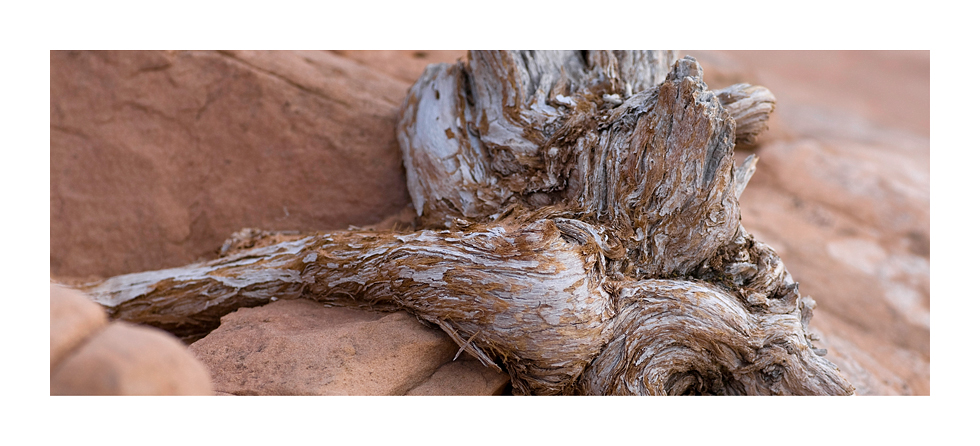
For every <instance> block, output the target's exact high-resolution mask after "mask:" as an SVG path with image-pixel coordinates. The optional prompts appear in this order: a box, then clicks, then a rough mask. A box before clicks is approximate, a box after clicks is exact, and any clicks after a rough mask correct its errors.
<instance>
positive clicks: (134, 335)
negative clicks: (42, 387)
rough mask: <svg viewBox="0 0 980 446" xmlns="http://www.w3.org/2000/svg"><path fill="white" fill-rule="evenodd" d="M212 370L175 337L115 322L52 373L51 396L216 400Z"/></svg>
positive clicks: (69, 356)
mask: <svg viewBox="0 0 980 446" xmlns="http://www.w3.org/2000/svg"><path fill="white" fill-rule="evenodd" d="M213 393H214V392H213V390H212V389H211V380H210V377H209V376H208V372H207V370H206V369H205V368H204V366H203V365H202V364H201V363H200V362H198V361H197V360H196V359H194V357H193V356H192V355H191V354H189V353H188V352H187V348H186V347H185V346H184V345H183V344H181V343H180V341H178V340H177V338H175V337H173V336H172V335H170V334H168V333H165V332H163V331H162V330H158V329H155V328H148V327H140V326H135V325H131V324H127V323H124V322H113V323H112V324H109V326H108V327H107V328H106V329H105V330H102V331H100V332H99V333H98V334H96V335H94V336H92V337H91V338H90V339H89V340H88V342H86V343H84V344H83V345H81V346H79V347H78V348H76V349H75V350H74V351H72V352H71V353H70V354H69V355H67V356H66V357H65V358H64V359H63V360H62V361H61V362H60V363H59V364H58V365H57V366H56V367H54V369H53V370H52V371H51V394H52V395H211V394H213Z"/></svg>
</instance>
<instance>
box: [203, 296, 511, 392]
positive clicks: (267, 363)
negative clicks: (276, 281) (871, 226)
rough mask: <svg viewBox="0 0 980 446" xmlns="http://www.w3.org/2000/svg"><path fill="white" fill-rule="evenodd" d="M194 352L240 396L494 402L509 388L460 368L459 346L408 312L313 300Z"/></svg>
mask: <svg viewBox="0 0 980 446" xmlns="http://www.w3.org/2000/svg"><path fill="white" fill-rule="evenodd" d="M379 341H381V342H379ZM190 348H191V351H192V352H194V354H195V355H197V357H198V358H199V359H201V361H203V362H204V363H205V364H207V366H208V368H209V369H210V370H211V373H212V376H213V378H214V386H215V390H216V391H218V392H221V393H227V394H233V395H404V394H406V393H410V394H429V395H432V394H470V395H480V394H483V395H492V394H494V393H499V392H500V391H502V388H503V385H504V384H506V383H507V382H508V381H509V379H508V377H507V375H505V374H502V373H498V372H496V371H492V370H489V369H486V367H483V366H482V365H481V364H479V363H478V362H477V363H476V365H477V366H478V367H474V362H473V361H460V362H458V363H457V362H453V361H452V360H453V357H454V356H455V354H456V352H457V350H458V347H457V346H456V344H455V343H453V342H452V340H450V339H449V338H448V337H447V336H445V335H444V334H443V333H442V332H441V331H440V330H438V329H437V328H431V327H426V326H423V325H422V324H421V323H419V321H418V320H417V319H416V318H415V317H414V316H411V315H409V314H408V313H405V312H404V311H399V312H395V313H387V314H386V313H377V312H370V311H359V310H352V309H348V308H336V307H324V306H323V305H322V304H318V303H315V302H312V301H307V300H284V301H278V302H275V303H272V304H269V305H266V306H263V307H259V308H245V309H241V310H238V311H236V312H234V313H232V314H229V315H227V316H225V317H223V318H222V320H221V327H219V328H218V329H217V330H215V331H213V332H211V334H209V335H208V336H207V337H205V338H204V339H201V340H200V341H197V342H195V343H194V344H192V345H191V347H190ZM434 373H435V374H436V375H437V376H433V374H434ZM443 381H445V383H443ZM416 388H417V389H416Z"/></svg>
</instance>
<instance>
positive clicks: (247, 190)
mask: <svg viewBox="0 0 980 446" xmlns="http://www.w3.org/2000/svg"><path fill="white" fill-rule="evenodd" d="M408 86H409V83H408V81H402V80H396V79H393V78H391V77H389V76H387V75H385V74H383V73H379V72H377V71H375V70H372V69H368V68H366V67H363V66H361V65H359V64H358V63H356V62H354V61H353V60H350V59H347V58H342V57H338V56H336V55H334V54H331V53H328V52H321V51H311V52H210V51H208V52H198V51H188V52H184V51H182V52H172V51H146V52H78V51H53V52H51V245H52V246H58V247H59V251H58V252H59V255H57V256H54V255H52V257H51V273H52V274H53V275H55V276H80V277H85V276H90V275H96V276H103V277H106V276H112V275H117V274H122V273H128V272H135V271H146V270H153V269H159V268H165V267H169V266H177V265H182V264H185V263H189V262H192V261H195V260H198V259H200V258H202V257H213V256H214V251H215V249H216V248H217V247H219V246H221V242H222V241H224V240H225V239H226V238H227V237H228V235H229V234H231V233H232V232H234V231H238V230H239V229H242V228H243V227H257V228H262V229H266V230H276V229H281V230H324V229H342V228H346V227H347V225H351V224H354V225H366V224H372V223H376V222H378V221H380V220H381V219H382V218H384V217H385V216H387V215H389V214H391V213H394V212H397V211H398V210H400V209H401V208H402V207H403V206H405V205H406V204H407V203H408V195H407V193H406V189H405V177H404V174H403V173H402V169H401V156H400V154H399V152H398V144H397V142H396V141H395V137H394V131H393V129H394V126H395V110H396V109H397V108H398V106H399V105H400V104H401V102H402V100H403V99H404V97H405V90H406V89H407V88H408Z"/></svg>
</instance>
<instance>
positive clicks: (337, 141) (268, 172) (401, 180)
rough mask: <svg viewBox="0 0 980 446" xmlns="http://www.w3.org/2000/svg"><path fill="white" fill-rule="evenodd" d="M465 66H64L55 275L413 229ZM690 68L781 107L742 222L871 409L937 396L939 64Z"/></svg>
mask: <svg viewBox="0 0 980 446" xmlns="http://www.w3.org/2000/svg"><path fill="white" fill-rule="evenodd" d="M464 54H465V53H464V52H458V53H451V52H450V53H428V52H427V53H426V54H424V55H422V56H421V57H417V56H416V55H415V54H414V53H412V52H380V53H373V52H372V53H364V52H351V53H347V52H345V53H342V54H337V53H334V54H330V53H273V54H266V53H236V54H234V55H225V54H218V53H210V52H193V53H158V52H149V53H60V52H53V53H52V71H51V82H52V98H51V101H52V112H51V115H52V117H51V120H52V134H51V141H52V147H51V163H52V164H51V166H52V170H51V173H52V189H51V215H52V221H51V234H52V235H51V237H52V240H51V241H52V246H59V247H60V248H59V249H60V250H59V251H58V254H57V255H55V251H52V257H51V268H52V273H53V274H54V275H55V276H87V275H103V276H108V275H112V274H119V273H124V272H132V271H140V270H148V269H154V268H162V267H168V266H177V265H182V264H185V263H188V262H189V261H193V260H196V259H198V258H199V257H206V256H208V255H210V254H211V253H213V252H215V251H216V250H217V249H218V248H219V247H220V246H221V243H222V241H223V240H225V239H226V238H227V237H228V235H229V234H231V233H232V232H234V231H237V230H239V229H241V228H243V227H258V228H262V229H297V230H322V229H331V228H343V227H346V226H347V225H348V224H356V225H364V224H370V223H374V222H377V221H380V220H381V219H382V218H384V217H385V216H387V215H389V214H393V213H396V212H398V211H401V210H403V209H404V207H405V205H407V204H408V203H409V199H408V196H407V193H406V192H405V186H404V185H405V177H404V174H403V173H402V172H403V171H402V170H401V166H400V163H401V158H400V155H399V153H398V147H397V143H396V142H395V138H394V132H393V131H392V130H390V129H393V126H394V123H395V119H396V118H395V116H396V110H397V107H398V105H399V104H400V102H401V100H402V99H403V98H404V96H405V92H406V91H407V89H408V87H409V86H410V85H411V82H412V81H414V80H415V78H417V77H418V75H420V74H421V73H422V68H423V67H424V65H425V64H427V63H432V62H453V61H455V60H456V59H457V58H458V57H461V56H463V55H464ZM680 54H681V55H683V54H693V55H694V56H696V57H697V58H698V60H699V61H700V62H701V64H702V65H703V66H704V68H705V74H706V82H707V84H708V86H709V87H710V88H721V87H724V86H727V85H730V84H733V83H738V82H748V83H752V84H759V85H765V86H766V87H767V88H769V89H770V90H771V91H772V92H773V93H774V94H775V96H776V97H777V98H779V105H778V106H777V110H776V112H775V113H774V114H773V115H772V116H773V117H772V119H771V120H770V128H771V129H770V131H768V132H767V133H764V134H763V135H762V137H761V138H760V139H759V140H758V141H756V146H755V147H754V150H755V151H756V153H757V154H758V155H760V156H761V161H760V162H759V164H758V166H757V168H758V170H757V172H756V174H755V177H753V180H752V181H751V182H750V183H749V185H748V187H747V188H746V190H745V191H744V193H743V195H742V197H741V199H740V204H741V214H742V221H743V224H744V226H745V227H746V228H747V229H748V230H749V231H750V232H752V233H754V234H756V235H757V236H758V237H759V239H761V240H764V241H765V242H766V243H767V244H769V245H772V246H773V248H775V250H776V251H777V252H778V253H779V254H780V256H781V257H782V259H783V261H784V263H785V264H786V267H787V268H788V269H789V270H791V271H792V272H793V275H794V278H795V280H798V281H799V282H801V283H802V289H801V292H803V293H804V294H808V295H811V296H813V297H814V299H816V300H817V301H818V302H819V306H818V307H817V309H816V311H815V313H814V314H815V315H814V318H813V319H812V321H811V327H812V328H814V329H816V330H817V331H819V332H821V333H823V335H824V336H823V338H824V339H823V340H822V341H821V342H820V343H819V345H820V346H822V347H824V348H827V349H828V350H829V353H828V355H827V358H828V359H829V360H831V361H832V362H834V363H835V364H837V365H839V366H840V368H841V370H842V372H843V373H844V375H845V377H847V378H848V380H850V381H851V383H853V384H854V385H855V387H857V392H858V393H859V394H928V393H929V329H928V308H929V288H928V284H929V274H928V270H929V218H928V216H929V206H928V203H929V201H928V184H929V181H928V178H929V156H928V155H929V154H928V152H929V142H928V128H929V127H928V122H929V120H928V104H929V89H928V79H929V77H928V76H929V71H928V70H929V64H928V53H864V52H854V53H850V52H848V53H840V52H829V53H828V52H805V53H793V52H778V53H764V52H763V53H738V52H736V53H700V52H685V51H682V52H680ZM412 71H414V72H415V74H414V75H412V74H411V72H412ZM712 76H714V77H712ZM202 79H203V80H202ZM352 86H355V87H356V86H361V87H362V88H361V89H360V90H358V89H356V88H351V87H352ZM185 87H187V89H185ZM347 95H355V96H357V97H359V98H360V97H364V98H367V99H365V100H363V101H360V102H357V101H353V100H349V99H348V98H347ZM209 98H210V100H209ZM370 98H374V99H373V100H370ZM290 99H292V100H290ZM338 99H339V100H343V101H345V102H344V103H345V104H347V106H343V105H340V104H337V103H336V101H335V100H338ZM280 100H281V101H282V102H279V101H280ZM286 101H289V105H287V104H286V103H285V102H286ZM209 102H210V104H209ZM205 104H209V105H208V106H207V107H204V105H205ZM297 104H299V105H297ZM291 107H299V108H295V109H294V108H291ZM290 110H293V111H296V112H295V113H292V114H290ZM297 110H298V111H297ZM198 112H200V114H198ZM198 116H200V119H197V117H198ZM337 122H341V124H337ZM370 123H377V124H378V125H377V126H374V124H370ZM369 124H370V126H369ZM385 126H390V127H385ZM284 135H286V136H284ZM304 138H308V139H304ZM326 148H329V150H328V149H326ZM750 148H752V147H750ZM747 154H748V153H747V152H746V153H744V154H743V156H744V155H747ZM737 158H739V159H741V157H738V156H737ZM256 160H260V161H256ZM355 163H356V164H355ZM803 163H822V164H821V165H823V166H826V167H827V169H826V170H825V171H824V173H823V174H822V175H816V174H814V175H804V174H801V173H800V172H799V169H800V167H801V166H803V165H805V164H803ZM780 169H786V171H785V172H782V171H780ZM794 169H796V170H794ZM369 178H370V181H368V180H367V179H369ZM372 188H376V189H372ZM362 193H363V195H362ZM372 200H376V201H372ZM69 222H74V223H71V224H69ZM923 323H925V324H924V325H923ZM375 342H386V340H383V339H382V340H375ZM461 359H462V358H461ZM452 364H457V363H452ZM440 373H441V372H440V371H437V372H436V373H435V375H434V376H433V379H434V378H435V377H437V376H439V375H440ZM424 388H425V384H421V385H420V386H419V387H416V388H415V390H413V391H419V390H420V389H424ZM413 391H410V392H413ZM447 393H450V392H449V391H447Z"/></svg>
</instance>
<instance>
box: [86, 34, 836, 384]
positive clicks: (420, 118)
mask: <svg viewBox="0 0 980 446" xmlns="http://www.w3.org/2000/svg"><path fill="white" fill-rule="evenodd" d="M468 59H469V60H468V61H465V62H459V63H457V64H454V65H447V64H442V65H432V66H430V67H429V68H427V69H426V71H425V73H424V74H423V75H422V77H421V78H420V79H419V81H418V82H417V83H416V84H415V85H414V86H413V87H412V88H411V90H410V91H409V93H408V97H407V98H406V101H405V105H404V107H403V113H402V119H401V120H400V122H399V123H398V126H397V129H396V131H397V135H398V140H399V142H400V144H401V146H402V151H403V156H404V162H405V167H406V172H407V179H408V189H409V191H410V194H411V196H412V200H413V204H414V206H415V209H416V212H417V214H418V224H419V226H420V227H421V228H424V229H422V230H419V231H415V232H396V231H379V232H373V231H336V232H329V233H318V234H304V235H291V236H289V237H287V238H288V240H287V239H282V238H281V237H282V235H281V234H278V235H277V234H272V233H263V232H260V231H254V232H248V233H244V232H243V233H240V234H236V237H237V238H233V239H232V240H230V241H229V242H228V243H226V249H224V250H223V251H225V252H226V256H225V257H223V258H221V259H218V260H215V261H212V262H205V263H199V264H195V265H190V266H187V267H184V268H177V269H171V270H163V271H156V272H147V273H138V274H131V275H126V276H120V277H116V278H112V279H109V280H107V281H105V282H102V283H99V284H93V285H91V286H89V287H88V288H87V289H86V291H88V292H89V293H90V294H91V295H92V296H93V297H94V299H95V300H96V301H97V302H99V303H101V304H103V305H104V306H106V307H107V308H110V309H111V311H112V313H113V316H114V317H117V318H122V319H126V320H133V321H139V322H143V323H149V324H154V325H157V326H162V327H164V328H167V329H169V330H171V331H173V332H175V333H178V334H182V335H185V336H186V335H193V334H194V333H195V332H201V331H206V330H208V329H210V328H213V326H214V325H215V324H216V323H217V320H218V318H220V316H221V315H222V314H226V313H227V312H229V311H232V310H233V309H234V308H237V307H240V306H251V305H261V304H262V303H265V302H269V301H271V300H275V299H284V298H310V299H315V300H318V301H322V302H325V303H328V304H332V305H345V306H361V307H371V308H376V309H396V308H402V309H406V310H408V311H410V312H412V313H413V314H415V315H416V316H418V317H419V318H420V319H421V320H424V321H427V322H429V323H432V324H434V325H436V326H439V327H440V328H442V329H443V330H444V331H445V332H446V333H448V334H449V335H450V336H451V337H452V338H453V339H454V340H455V341H456V342H457V343H458V344H459V345H460V346H461V349H463V350H466V351H468V352H470V353H471V354H473V355H474V356H476V357H477V358H479V359H480V360H481V361H483V362H484V364H486V365H488V366H490V367H501V368H503V369H505V370H507V372H508V373H509V374H510V376H511V378H512V381H513V384H514V389H515V392H517V393H521V394H831V395H840V394H850V393H852V392H853V388H852V387H851V386H850V385H849V384H848V383H847V382H846V381H845V380H844V379H843V378H842V377H841V376H840V373H839V371H838V370H837V368H836V367H835V366H834V365H833V364H831V363H830V362H828V361H826V360H825V359H823V358H821V357H820V355H819V354H820V353H822V352H821V351H820V350H818V349H815V348H814V347H813V345H812V342H811V341H812V338H811V336H810V335H809V334H808V333H807V330H806V326H807V323H808V321H809V318H810V316H811V314H812V309H813V306H814V303H813V301H812V299H810V298H808V297H804V296H801V295H800V294H799V291H798V286H797V284H796V283H795V282H793V280H792V276H790V275H789V273H788V272H786V270H785V268H784V267H783V264H782V262H781V261H780V259H779V257H778V256H777V255H776V253H775V252H773V251H772V249H771V248H769V247H768V246H766V245H765V244H764V243H762V242H760V241H757V240H755V239H754V237H752V236H751V235H750V234H748V233H747V232H746V231H745V230H744V228H742V226H741V225H740V216H739V207H738V196H739V195H740V194H741V191H742V190H743V189H744V187H745V184H746V183H747V182H748V181H749V178H750V177H751V175H752V172H753V171H754V169H755V162H756V159H755V158H754V157H750V158H749V159H747V160H746V161H745V162H744V163H742V164H741V165H740V166H739V167H736V166H735V163H734V160H733V148H734V145H735V143H736V141H751V139H752V138H754V137H755V135H758V134H759V133H760V132H761V131H763V130H764V129H765V126H766V121H767V119H768V116H769V114H770V113H771V112H772V110H773V106H774V103H775V99H774V98H773V97H772V94H771V93H769V92H768V90H766V89H765V88H763V87H754V86H749V85H744V84H740V85H735V86H732V87H729V88H726V89H723V90H718V91H712V90H709V89H708V87H707V85H705V83H704V82H703V79H702V71H701V68H700V66H699V65H698V64H697V62H696V61H695V60H694V59H692V58H683V59H679V60H675V55H674V53H672V52H619V51H598V52H592V51H590V52H571V51H568V52H538V51H513V52H507V51H486V52H471V53H470V56H469V58H468ZM275 237H280V238H279V239H275ZM249 246H255V247H251V248H248V247H249Z"/></svg>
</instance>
